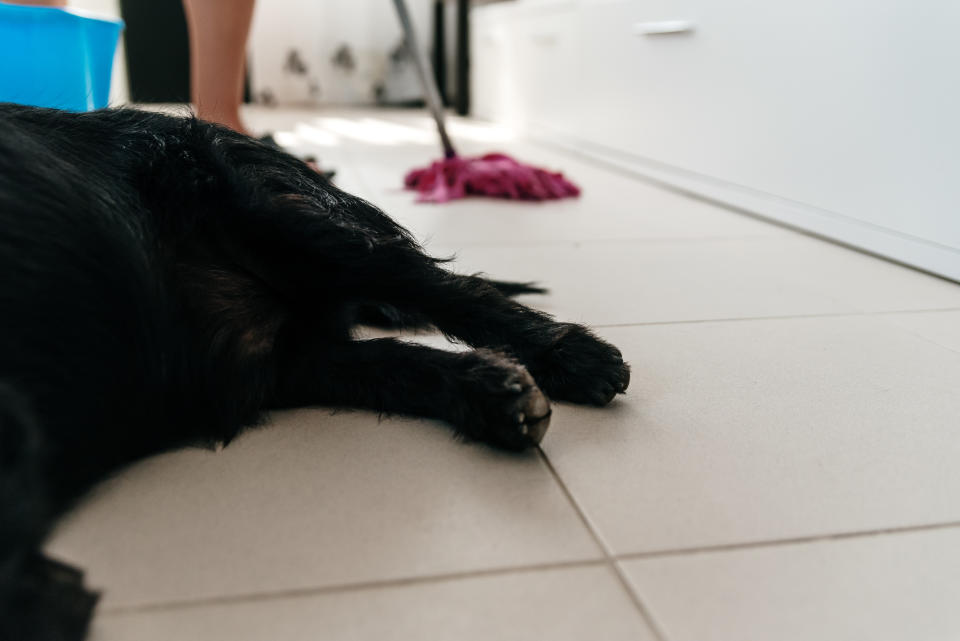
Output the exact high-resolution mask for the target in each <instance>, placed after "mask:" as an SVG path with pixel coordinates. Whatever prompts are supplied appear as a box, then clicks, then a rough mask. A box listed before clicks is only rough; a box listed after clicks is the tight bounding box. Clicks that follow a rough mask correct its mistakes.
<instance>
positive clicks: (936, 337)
mask: <svg viewBox="0 0 960 641" xmlns="http://www.w3.org/2000/svg"><path fill="white" fill-rule="evenodd" d="M884 320H887V321H889V322H890V323H893V324H894V325H897V326H899V327H902V328H903V329H905V330H907V331H908V332H911V333H913V334H916V335H917V336H922V337H923V338H926V339H927V340H930V341H933V342H934V343H937V344H938V345H943V346H944V347H946V348H948V349H952V350H954V351H955V352H960V310H956V311H951V312H915V313H911V314H890V315H888V316H884Z"/></svg>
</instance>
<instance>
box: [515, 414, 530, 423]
mask: <svg viewBox="0 0 960 641" xmlns="http://www.w3.org/2000/svg"><path fill="white" fill-rule="evenodd" d="M513 419H514V420H515V421H516V422H517V423H521V424H522V423H523V422H524V421H525V420H527V415H526V414H524V413H523V412H518V413H517V415H516V416H514V417H513Z"/></svg>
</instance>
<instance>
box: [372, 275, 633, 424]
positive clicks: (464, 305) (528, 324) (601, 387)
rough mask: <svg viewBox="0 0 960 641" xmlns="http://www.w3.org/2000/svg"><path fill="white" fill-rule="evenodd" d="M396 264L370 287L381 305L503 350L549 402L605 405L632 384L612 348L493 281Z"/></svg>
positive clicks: (458, 336) (461, 337) (476, 344)
mask: <svg viewBox="0 0 960 641" xmlns="http://www.w3.org/2000/svg"><path fill="white" fill-rule="evenodd" d="M409 260H410V263H411V264H410V265H409V266H408V267H406V268H404V267H403V262H402V261H400V260H394V261H393V267H392V268H391V269H389V270H388V272H387V273H385V274H384V275H383V276H382V277H380V278H378V279H377V280H376V281H375V282H367V283H360V282H358V283H355V285H354V287H356V288H357V289H358V290H364V289H366V290H369V289H371V288H372V289H374V290H375V296H377V297H379V299H380V300H384V301H385V302H387V303H389V304H391V305H394V306H396V307H397V308H398V309H400V310H402V311H406V310H415V311H416V312H417V313H419V314H421V315H422V316H423V317H425V318H428V319H429V320H430V322H431V323H432V324H433V325H434V326H436V327H437V328H438V329H440V330H441V331H442V332H444V333H445V334H447V335H449V336H452V337H455V338H456V339H459V340H461V341H463V342H465V343H467V344H469V345H472V346H474V347H486V348H495V349H506V350H508V351H509V352H510V353H511V354H512V355H514V356H515V357H516V358H517V359H518V360H519V361H521V362H522V363H523V364H524V365H526V367H527V368H528V369H529V371H530V373H531V374H532V375H533V377H534V379H535V380H536V381H537V384H538V385H539V386H540V387H541V389H543V391H544V392H546V393H547V395H549V396H550V397H551V398H554V399H557V400H566V401H572V402H575V403H588V404H592V405H605V404H606V403H609V402H610V401H611V400H612V399H613V397H614V396H616V394H618V393H623V392H624V391H625V390H626V388H627V385H628V384H629V382H630V368H629V366H628V365H627V364H626V363H624V361H623V357H622V355H621V353H620V351H619V350H617V348H615V347H614V346H612V345H610V344H609V343H607V342H605V341H603V340H601V339H600V338H598V337H596V336H595V335H594V334H593V333H592V332H591V331H590V330H589V329H587V328H586V327H583V326H582V325H577V324H574V323H560V322H557V321H555V320H553V319H552V318H551V317H550V316H548V315H547V314H544V313H542V312H539V311H536V310H534V309H531V308H530V307H527V306H525V305H523V304H521V303H519V302H517V301H514V300H511V299H510V298H508V297H507V296H505V295H504V294H503V293H502V292H501V291H500V289H499V288H498V287H496V286H495V285H494V284H493V283H491V282H490V281H488V280H486V279H484V278H480V277H477V276H463V275H458V274H453V273H451V272H449V271H447V270H444V269H443V268H441V267H440V266H438V265H435V264H430V263H428V262H427V261H426V260H423V261H422V262H421V263H420V264H417V260H416V259H415V258H410V259H409Z"/></svg>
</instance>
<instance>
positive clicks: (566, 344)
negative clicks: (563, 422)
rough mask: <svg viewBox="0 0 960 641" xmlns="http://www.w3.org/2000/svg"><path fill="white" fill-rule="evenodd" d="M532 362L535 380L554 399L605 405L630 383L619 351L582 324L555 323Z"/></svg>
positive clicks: (627, 370) (531, 366)
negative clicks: (547, 344) (542, 347)
mask: <svg viewBox="0 0 960 641" xmlns="http://www.w3.org/2000/svg"><path fill="white" fill-rule="evenodd" d="M533 361H534V362H532V363H529V365H530V369H531V371H533V373H534V376H535V377H536V379H537V382H538V383H539V384H540V387H542V388H543V390H544V391H545V392H546V393H547V394H548V395H549V396H550V398H553V399H556V400H562V401H570V402H572V403H582V404H585V405H606V404H607V403H609V402H610V401H612V400H613V398H614V397H615V396H616V395H617V394H623V393H624V392H625V391H626V390H627V386H628V385H629V384H630V366H629V365H628V364H627V363H625V362H624V361H623V354H621V353H620V350H618V349H617V348H616V347H614V346H613V345H611V344H610V343H607V342H606V341H603V340H601V339H599V338H597V337H596V336H594V335H593V333H591V332H590V330H588V329H587V328H586V327H583V326H581V325H575V324H572V323H565V324H563V325H559V326H557V327H556V328H555V329H554V330H553V332H552V333H551V335H550V343H549V346H548V347H547V348H546V349H545V350H542V351H539V353H538V354H537V355H536V356H535V357H534V358H533Z"/></svg>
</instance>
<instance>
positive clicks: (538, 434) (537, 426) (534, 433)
mask: <svg viewBox="0 0 960 641" xmlns="http://www.w3.org/2000/svg"><path fill="white" fill-rule="evenodd" d="M548 427H550V414H547V415H546V416H544V417H543V418H541V419H539V420H538V421H536V422H535V423H533V424H532V425H524V426H523V429H524V435H525V436H526V437H527V438H528V439H530V441H531V442H532V443H533V444H534V445H539V444H540V441H542V440H543V436H544V434H546V433H547V428H548Z"/></svg>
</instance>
